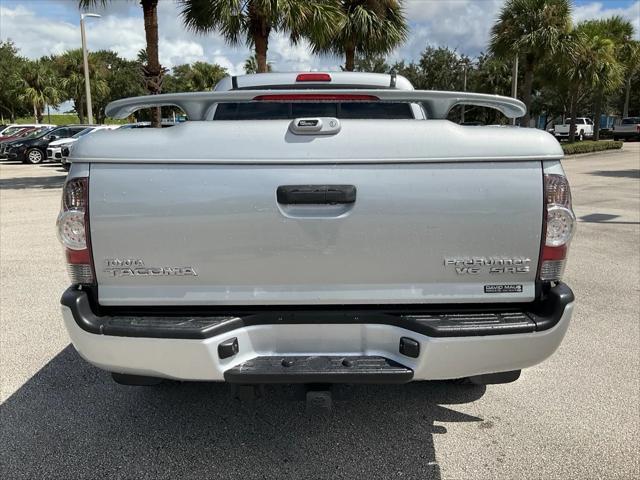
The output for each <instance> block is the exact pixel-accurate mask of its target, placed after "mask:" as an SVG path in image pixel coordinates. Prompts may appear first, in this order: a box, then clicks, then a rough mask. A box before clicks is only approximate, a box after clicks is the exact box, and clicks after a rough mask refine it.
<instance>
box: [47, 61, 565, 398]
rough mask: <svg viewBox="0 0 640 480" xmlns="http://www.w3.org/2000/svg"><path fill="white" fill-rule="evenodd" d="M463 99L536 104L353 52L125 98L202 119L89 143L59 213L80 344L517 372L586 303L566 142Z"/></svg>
mask: <svg viewBox="0 0 640 480" xmlns="http://www.w3.org/2000/svg"><path fill="white" fill-rule="evenodd" d="M461 102H464V103H465V104H467V105H481V106H484V107H487V106H489V107H493V108H496V109H498V110H500V111H502V112H503V113H504V114H506V115H507V116H509V117H518V116H522V115H523V114H524V113H525V111H526V110H525V107H524V104H522V102H520V101H518V100H516V99H513V98H507V97H500V96H494V95H484V94H474V93H468V92H465V93H462V92H433V91H414V90H413V88H412V86H411V84H410V83H409V82H408V80H406V79H405V78H403V77H401V76H396V75H382V74H367V73H352V72H335V73H334V72H332V73H330V74H329V73H317V72H314V73H301V74H298V75H296V74H295V73H294V74H285V73H281V74H276V73H272V74H269V73H263V74H258V75H247V76H240V77H234V78H226V79H224V80H222V82H221V84H220V85H218V86H217V87H216V91H214V92H203V93H199V94H193V93H189V94H167V95H153V96H147V97H141V98H133V99H123V100H118V101H116V102H113V103H111V104H110V105H109V106H107V109H106V112H107V115H109V116H110V117H114V118H123V117H125V116H126V115H129V114H130V113H131V112H132V111H135V110H136V109H139V108H148V107H150V106H159V105H177V106H179V107H180V108H182V109H183V110H184V111H185V112H186V113H187V115H188V116H189V118H190V120H196V121H189V122H185V123H182V124H179V125H176V126H175V127H173V128H171V129H170V130H165V129H144V130H142V131H139V132H131V131H127V130H116V131H114V132H111V133H110V134H109V135H106V134H102V135H100V134H97V135H87V136H85V137H83V138H82V139H80V140H79V141H78V142H76V143H75V144H74V146H73V150H72V152H71V153H72V158H71V160H72V162H73V163H72V165H71V170H70V172H69V175H68V177H67V181H66V183H65V186H64V189H63V202H62V207H61V211H60V215H59V217H58V222H57V228H58V235H59V238H60V241H61V242H62V245H63V247H64V249H65V252H66V259H67V263H68V271H69V274H70V277H71V283H72V284H73V285H72V286H71V287H69V289H68V290H67V291H66V292H65V293H64V295H63V296H62V300H61V302H62V316H63V318H64V323H65V325H66V328H67V330H68V332H69V335H70V337H71V341H72V342H73V344H74V346H75V348H76V349H77V350H78V351H79V353H80V355H81V356H82V357H83V358H84V359H86V360H88V361H89V362H91V363H93V364H94V365H97V366H98V367H100V368H103V369H106V370H108V371H111V372H112V373H113V377H114V379H115V380H116V381H118V382H121V383H125V384H153V383H157V382H159V381H160V380H161V379H163V378H169V379H178V380H194V381H196V380H197V381H226V382H229V383H232V384H236V385H240V386H244V385H253V384H265V383H303V384H331V383H342V382H346V383H359V382H360V383H404V382H409V381H413V380H435V379H460V378H466V379H467V380H468V381H470V382H472V383H479V384H487V383H506V382H511V381H514V380H515V379H517V378H518V376H519V375H520V370H521V369H522V368H526V367H530V366H532V365H535V364H537V363H539V362H542V361H543V360H545V359H546V358H547V357H549V356H550V355H551V354H552V353H553V352H554V351H555V349H556V348H557V347H558V345H559V344H560V343H561V341H562V339H563V337H564V335H565V332H566V331H567V328H568V325H569V321H570V318H571V314H572V310H573V305H574V297H573V293H572V292H571V290H570V289H569V287H568V286H567V285H565V284H564V283H562V281H561V278H562V274H563V270H564V266H565V262H566V256H567V251H568V247H569V243H570V240H571V238H572V234H573V230H574V228H575V216H574V214H573V211H572V207H571V196H570V191H569V184H568V181H567V178H566V177H565V175H564V172H563V169H562V166H561V164H560V160H561V159H562V157H563V151H562V148H561V147H560V145H558V142H557V141H556V140H555V139H554V138H553V137H552V136H551V135H549V134H547V133H546V132H544V131H541V130H536V129H530V128H513V127H510V126H506V127H495V126H489V127H483V126H477V127H473V128H469V127H464V126H460V125H456V124H454V123H452V122H450V121H448V120H447V119H446V118H447V114H448V113H449V111H450V110H451V109H452V108H453V107H455V106H456V105H458V104H460V103H461ZM425 110H426V116H425ZM222 120H224V121H222ZM541 159H542V160H541ZM89 185H90V187H91V188H90V189H89ZM89 205H90V208H88V206H89ZM543 212H544V213H543ZM89 225H90V228H89ZM243 388H244V387H243Z"/></svg>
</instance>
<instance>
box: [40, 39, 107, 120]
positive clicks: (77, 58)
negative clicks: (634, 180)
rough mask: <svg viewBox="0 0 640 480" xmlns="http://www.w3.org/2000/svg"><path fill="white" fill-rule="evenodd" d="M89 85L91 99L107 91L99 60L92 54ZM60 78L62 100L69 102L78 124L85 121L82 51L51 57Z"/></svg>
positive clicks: (71, 51) (76, 50)
mask: <svg viewBox="0 0 640 480" xmlns="http://www.w3.org/2000/svg"><path fill="white" fill-rule="evenodd" d="M88 62H89V84H90V86H91V99H92V100H95V99H96V98H100V97H101V96H105V95H107V94H108V91H109V83H108V82H107V80H106V79H105V78H104V69H102V68H100V65H99V58H98V57H97V56H96V55H95V54H94V53H93V52H92V53H90V54H89V58H88ZM51 63H52V65H53V66H54V68H55V70H56V72H57V74H58V76H59V78H60V86H61V87H62V88H61V89H60V94H61V96H62V99H63V100H71V101H72V102H73V107H74V109H75V111H76V113H77V114H78V117H79V118H80V122H81V123H84V122H85V121H86V115H85V113H86V103H87V99H86V93H85V84H84V64H83V59H82V50H81V49H79V48H78V49H75V50H68V51H66V52H65V53H63V54H62V55H58V56H54V57H51Z"/></svg>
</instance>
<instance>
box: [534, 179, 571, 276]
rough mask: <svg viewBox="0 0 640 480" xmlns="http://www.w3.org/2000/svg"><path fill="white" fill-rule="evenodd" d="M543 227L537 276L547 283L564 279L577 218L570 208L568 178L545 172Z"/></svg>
mask: <svg viewBox="0 0 640 480" xmlns="http://www.w3.org/2000/svg"><path fill="white" fill-rule="evenodd" d="M544 201H545V211H544V220H545V221H544V229H543V237H544V238H543V242H544V243H543V245H542V254H541V256H540V269H539V272H538V277H539V278H540V280H543V281H545V282H549V281H558V280H560V279H561V278H562V274H563V273H564V267H565V263H566V260H567V252H568V250H569V243H570V242H571V238H572V237H573V232H574V230H575V224H576V217H575V215H574V214H573V210H572V207H571V189H570V188H569V182H568V181H567V177H565V176H564V175H558V174H545V175H544Z"/></svg>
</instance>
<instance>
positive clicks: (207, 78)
mask: <svg viewBox="0 0 640 480" xmlns="http://www.w3.org/2000/svg"><path fill="white" fill-rule="evenodd" d="M226 76H227V70H226V69H225V68H223V67H221V66H220V65H218V64H215V63H207V62H195V63H193V64H191V65H189V64H183V65H177V66H175V67H173V70H172V72H171V75H167V82H166V88H167V91H169V92H202V91H206V90H213V87H215V86H216V84H217V83H218V82H219V81H220V80H222V79H223V78H224V77H226Z"/></svg>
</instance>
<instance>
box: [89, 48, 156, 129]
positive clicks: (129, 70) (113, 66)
mask: <svg viewBox="0 0 640 480" xmlns="http://www.w3.org/2000/svg"><path fill="white" fill-rule="evenodd" d="M89 60H90V61H93V62H94V64H95V66H94V67H91V71H92V72H93V71H95V72H96V75H97V76H98V78H99V79H101V80H103V81H104V82H106V84H107V86H108V88H107V89H106V90H102V91H97V89H95V88H94V87H93V83H92V86H91V95H92V98H93V105H94V109H95V115H96V121H97V122H98V123H104V121H105V114H104V109H105V107H106V106H107V104H108V103H109V102H112V101H113V100H117V99H119V98H124V97H137V96H139V95H144V94H145V88H144V86H143V83H142V81H141V79H142V76H143V72H142V63H141V62H138V61H136V60H125V59H124V58H122V57H120V56H119V55H118V54H117V53H115V52H113V51H111V50H100V51H97V52H93V53H92V54H91V55H90V56H89Z"/></svg>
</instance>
